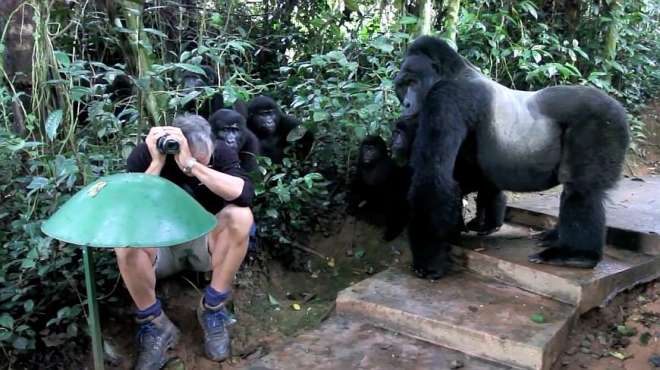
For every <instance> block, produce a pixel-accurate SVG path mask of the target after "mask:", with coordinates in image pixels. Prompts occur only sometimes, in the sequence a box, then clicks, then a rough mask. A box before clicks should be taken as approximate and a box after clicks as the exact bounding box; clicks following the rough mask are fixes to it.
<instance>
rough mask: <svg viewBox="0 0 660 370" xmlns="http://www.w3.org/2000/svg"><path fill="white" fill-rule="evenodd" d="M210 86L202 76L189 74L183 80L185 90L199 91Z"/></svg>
mask: <svg viewBox="0 0 660 370" xmlns="http://www.w3.org/2000/svg"><path fill="white" fill-rule="evenodd" d="M206 86H208V83H207V82H206V81H204V79H203V78H202V76H200V75H196V74H189V75H186V76H184V78H183V88H184V89H186V90H197V89H200V88H203V87H206Z"/></svg>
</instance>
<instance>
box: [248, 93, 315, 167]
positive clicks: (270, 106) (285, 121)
mask: <svg viewBox="0 0 660 370" xmlns="http://www.w3.org/2000/svg"><path fill="white" fill-rule="evenodd" d="M247 111H248V118H247V126H248V128H249V129H250V130H251V131H252V132H254V133H255V134H256V135H257V137H258V138H259V143H260V145H261V153H262V154H263V155H264V156H266V157H269V158H270V159H271V160H272V161H273V163H282V159H283V158H284V149H285V148H286V147H287V146H288V145H289V142H288V141H287V136H288V135H289V133H290V132H291V130H293V129H295V128H296V127H298V126H300V121H298V120H297V119H295V118H293V117H291V116H289V115H287V114H284V113H282V111H281V110H280V107H279V106H278V105H277V103H276V102H275V101H274V100H273V99H271V98H269V97H267V96H263V95H261V96H257V97H255V98H254V99H252V100H251V101H250V103H249V104H248V107H247ZM313 141H314V137H313V135H312V134H311V132H306V133H305V134H304V135H303V137H302V138H301V139H299V140H297V141H296V142H295V143H291V144H292V145H294V144H295V147H296V148H297V149H300V150H296V154H298V155H299V156H300V157H305V156H306V155H307V153H309V151H310V149H311V147H312V144H313Z"/></svg>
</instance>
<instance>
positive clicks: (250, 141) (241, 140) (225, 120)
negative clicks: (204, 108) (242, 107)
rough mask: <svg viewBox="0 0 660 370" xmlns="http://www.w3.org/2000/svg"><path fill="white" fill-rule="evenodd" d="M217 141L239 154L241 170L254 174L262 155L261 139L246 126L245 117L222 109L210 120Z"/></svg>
mask: <svg viewBox="0 0 660 370" xmlns="http://www.w3.org/2000/svg"><path fill="white" fill-rule="evenodd" d="M209 123H210V124H211V131H212V133H213V136H214V138H215V139H216V140H222V141H224V142H225V143H227V145H228V146H229V147H231V148H233V149H234V150H236V152H237V153H238V157H239V159H240V161H241V168H243V169H244V170H245V171H246V172H252V171H254V170H255V169H256V168H257V160H256V156H257V155H259V154H260V150H259V139H257V137H256V136H255V135H254V133H252V131H250V130H249V129H248V128H247V127H246V125H245V117H243V116H242V115H241V114H240V113H238V112H236V111H234V110H231V109H220V110H218V111H217V112H215V113H213V115H212V116H211V118H209Z"/></svg>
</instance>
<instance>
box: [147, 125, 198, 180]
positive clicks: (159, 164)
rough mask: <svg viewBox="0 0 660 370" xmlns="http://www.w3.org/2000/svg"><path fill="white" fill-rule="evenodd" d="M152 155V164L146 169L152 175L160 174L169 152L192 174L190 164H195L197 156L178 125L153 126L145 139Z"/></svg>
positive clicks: (186, 172) (180, 165)
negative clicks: (193, 153)
mask: <svg viewBox="0 0 660 370" xmlns="http://www.w3.org/2000/svg"><path fill="white" fill-rule="evenodd" d="M145 143H146V144H147V147H148V148H149V154H150V155H151V165H150V166H149V169H148V170H147V171H146V172H147V173H150V174H152V175H159V174H160V171H161V170H162V169H163V166H164V165H165V159H166V158H167V155H168V154H173V155H174V160H175V161H176V164H177V165H178V166H179V168H180V169H181V171H183V172H184V173H185V174H186V175H188V176H192V174H191V173H190V166H191V165H193V164H194V162H195V158H194V157H193V156H192V154H191V153H190V148H189V147H188V141H187V140H186V137H185V136H184V135H183V132H181V129H180V128H178V127H172V126H159V127H152V128H151V130H149V134H148V135H147V138H146V139H145Z"/></svg>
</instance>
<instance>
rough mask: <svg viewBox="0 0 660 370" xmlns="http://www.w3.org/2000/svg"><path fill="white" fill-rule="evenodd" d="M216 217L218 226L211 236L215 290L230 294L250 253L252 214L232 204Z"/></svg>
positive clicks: (212, 280) (248, 210)
mask: <svg viewBox="0 0 660 370" xmlns="http://www.w3.org/2000/svg"><path fill="white" fill-rule="evenodd" d="M216 217H217V218H218V226H217V227H216V228H215V229H214V230H213V231H212V232H211V233H210V234H209V251H210V252H211V264H212V266H213V276H212V278H211V287H213V289H215V290H216V291H218V292H229V291H230V290H231V286H232V282H233V281H234V276H235V275H236V272H237V271H238V269H239V268H240V267H241V263H242V262H243V259H244V258H245V255H246V253H247V248H248V241H249V237H250V228H251V227H252V223H253V218H252V211H250V209H249V208H246V207H238V206H235V205H232V204H230V205H228V206H226V207H225V208H223V209H222V211H220V212H219V213H218V214H217V215H216Z"/></svg>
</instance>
